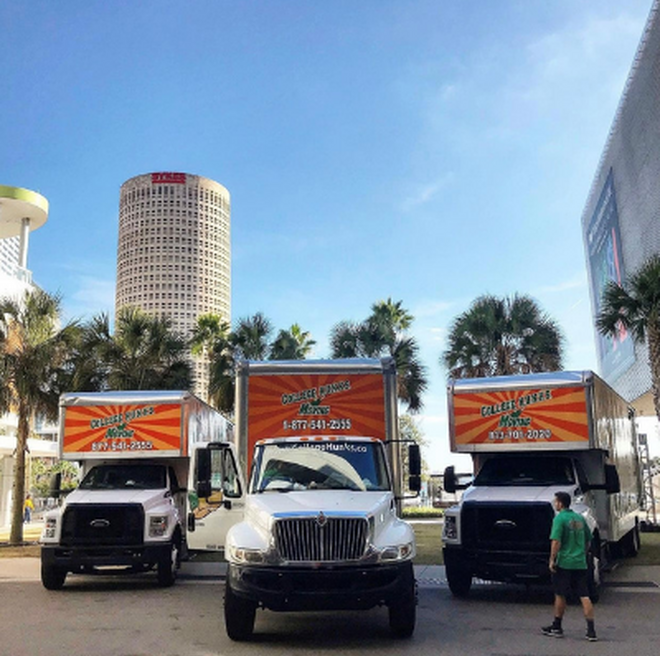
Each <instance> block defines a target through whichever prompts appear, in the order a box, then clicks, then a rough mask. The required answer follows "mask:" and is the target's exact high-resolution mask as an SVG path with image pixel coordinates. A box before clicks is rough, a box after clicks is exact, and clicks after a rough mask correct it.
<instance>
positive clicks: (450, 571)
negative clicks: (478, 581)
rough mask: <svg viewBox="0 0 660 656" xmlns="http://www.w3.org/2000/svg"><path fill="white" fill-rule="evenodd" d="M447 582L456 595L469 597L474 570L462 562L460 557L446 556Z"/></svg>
mask: <svg viewBox="0 0 660 656" xmlns="http://www.w3.org/2000/svg"><path fill="white" fill-rule="evenodd" d="M445 573H446V575H447V583H448V585H449V589H450V590H451V593H452V594H453V595H454V597H467V596H468V595H469V594H470V588H471V587H472V572H470V570H469V569H467V567H465V565H464V564H463V563H462V562H461V559H460V557H457V556H451V557H449V558H445Z"/></svg>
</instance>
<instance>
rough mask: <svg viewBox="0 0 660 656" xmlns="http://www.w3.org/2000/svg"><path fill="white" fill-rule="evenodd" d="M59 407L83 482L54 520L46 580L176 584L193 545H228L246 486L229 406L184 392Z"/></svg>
mask: <svg viewBox="0 0 660 656" xmlns="http://www.w3.org/2000/svg"><path fill="white" fill-rule="evenodd" d="M60 407H61V416H60V453H61V457H63V458H65V459H67V460H73V461H76V462H78V463H79V464H80V466H81V472H82V480H81V482H80V484H79V485H78V487H77V488H76V489H75V490H74V491H72V492H71V493H70V494H69V495H68V496H67V497H66V498H65V499H64V502H63V504H62V505H61V506H60V507H57V508H54V509H52V510H51V511H49V512H48V513H47V515H46V517H45V526H44V530H43V532H42V536H41V580H42V583H43V585H44V587H46V588H47V589H49V590H57V589H60V588H61V587H62V586H63V585H64V583H65V580H66V577H67V575H68V574H70V573H72V574H79V573H85V574H92V573H93V574H103V573H116V572H117V570H118V568H121V569H123V570H124V571H126V572H136V573H137V572H144V571H148V570H152V569H153V570H155V571H156V574H157V581H158V583H159V584H160V585H161V586H170V585H172V584H173V583H174V581H175V579H176V573H177V570H178V568H179V567H180V563H181V559H182V558H185V557H186V555H187V554H188V551H189V550H198V549H199V550H213V551H221V550H223V549H224V543H225V537H226V534H227V532H228V530H229V528H230V526H231V525H233V524H235V523H237V522H238V521H240V519H241V517H242V512H243V506H244V500H245V492H246V490H245V485H244V482H243V479H242V475H241V472H240V469H239V466H238V458H237V453H236V448H235V445H234V443H233V440H232V437H233V430H232V425H231V424H230V423H229V422H228V421H227V420H226V419H225V418H224V417H222V415H220V413H218V412H217V411H216V410H214V409H213V408H211V407H210V406H207V405H206V404H204V403H203V402H202V401H200V400H199V399H197V398H196V397H194V396H193V395H191V394H190V393H189V392H176V391H175V392H159V391H151V392H150V391H139V392H137V391H136V392H99V393H80V394H65V395H63V396H62V398H61V399H60ZM57 487H58V486H57V484H56V485H55V486H54V493H55V495H58V490H57Z"/></svg>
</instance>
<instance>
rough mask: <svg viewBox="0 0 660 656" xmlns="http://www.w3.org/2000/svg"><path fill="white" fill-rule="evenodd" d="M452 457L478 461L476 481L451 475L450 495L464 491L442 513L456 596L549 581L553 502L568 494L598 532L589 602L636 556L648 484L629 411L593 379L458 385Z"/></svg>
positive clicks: (452, 401) (528, 378)
mask: <svg viewBox="0 0 660 656" xmlns="http://www.w3.org/2000/svg"><path fill="white" fill-rule="evenodd" d="M448 403H449V418H450V427H449V435H450V441H451V449H452V451H454V452H455V453H466V454H470V455H471V456H472V461H473V465H474V471H473V474H474V478H473V480H472V481H471V483H470V484H469V485H467V484H466V483H465V482H463V483H462V484H461V482H460V477H458V476H457V475H456V473H455V471H454V468H453V467H449V468H447V470H446V471H445V479H444V480H445V482H444V487H445V490H446V491H448V492H455V491H456V490H457V489H465V488H466V487H467V489H466V490H465V492H464V493H463V496H462V499H461V501H460V503H459V504H458V505H455V506H453V507H451V508H449V509H448V510H447V511H446V513H445V519H444V529H443V543H444V547H443V554H444V560H445V566H446V573H447V581H448V584H449V587H450V589H451V591H452V593H453V594H454V595H456V596H465V595H467V594H468V592H469V590H470V586H471V582H472V578H473V577H478V578H481V579H485V580H493V581H509V582H521V583H530V582H535V581H539V582H543V581H546V580H548V578H549V570H548V557H549V553H550V537H549V536H550V527H551V524H552V520H553V518H554V514H555V511H554V509H553V506H552V500H553V497H554V494H555V492H558V491H563V492H567V493H569V494H570V495H571V498H572V504H571V508H572V509H574V510H575V511H576V512H578V513H580V514H582V515H583V516H584V518H585V519H586V521H587V523H588V524H589V527H590V529H591V531H592V533H593V536H594V537H593V543H592V545H591V551H590V555H589V569H590V594H591V596H592V599H594V600H596V599H597V597H598V584H599V582H600V570H601V568H602V566H603V565H604V564H605V563H606V562H607V561H608V560H609V559H611V558H613V557H614V556H615V555H617V554H619V553H621V552H625V553H628V554H635V553H637V550H638V549H639V525H638V517H637V513H638V510H639V507H640V500H641V496H640V495H641V478H640V468H639V462H638V457H637V448H636V437H635V426H634V419H633V413H632V410H631V409H630V408H629V406H628V404H627V403H626V402H625V401H624V400H623V399H622V398H621V397H620V396H619V395H618V394H617V393H616V392H614V390H612V389H611V388H610V387H609V386H608V385H607V384H606V383H605V382H604V381H602V380H601V379H600V378H599V377H598V376H596V375H595V374H594V373H593V372H591V371H567V372H555V373H539V374H528V375H522V376H501V377H493V378H474V379H463V380H454V381H451V382H450V383H449V387H448Z"/></svg>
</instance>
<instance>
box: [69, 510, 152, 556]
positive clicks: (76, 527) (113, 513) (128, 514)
mask: <svg viewBox="0 0 660 656" xmlns="http://www.w3.org/2000/svg"><path fill="white" fill-rule="evenodd" d="M143 536H144V511H143V509H142V506H140V505H138V504H113V505H93V506H92V505H89V506H88V505H70V506H67V507H66V509H65V511H64V517H63V519H62V539H61V544H62V545H63V546H76V545H99V546H101V545H136V544H142V542H143Z"/></svg>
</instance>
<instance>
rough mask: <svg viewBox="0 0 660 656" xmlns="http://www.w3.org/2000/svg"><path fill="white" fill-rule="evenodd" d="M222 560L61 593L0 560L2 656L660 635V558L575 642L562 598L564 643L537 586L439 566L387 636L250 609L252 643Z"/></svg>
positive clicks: (488, 655)
mask: <svg viewBox="0 0 660 656" xmlns="http://www.w3.org/2000/svg"><path fill="white" fill-rule="evenodd" d="M223 570H224V565H223V564H222V563H218V562H207V563H196V562H194V561H193V562H190V563H185V564H184V566H183V568H182V571H181V576H180V578H179V580H178V581H177V583H176V585H175V586H174V587H172V588H167V589H161V588H158V587H157V586H156V584H155V576H154V575H153V574H145V575H142V576H141V577H139V578H134V577H132V578H129V577H124V576H117V577H89V576H78V577H75V576H70V577H69V578H68V579H67V583H66V586H65V587H64V589H63V590H62V591H59V592H48V591H46V590H45V589H44V588H43V587H42V586H41V583H40V581H39V560H38V559H36V558H3V559H0V599H2V603H1V604H0V626H1V627H2V634H3V635H2V639H1V640H0V654H2V656H28V655H29V656H34V654H40V655H43V656H51V655H52V656H60V655H64V654H67V655H68V656H89V654H91V653H93V654H95V656H153V655H155V654H159V655H163V656H210V655H212V654H213V655H216V654H221V655H223V656H224V655H230V654H251V655H254V656H260V655H262V654H269V655H278V656H279V655H280V654H291V653H301V654H303V653H304V654H306V653H310V652H312V651H313V652H315V653H327V652H338V653H342V654H348V653H360V654H361V655H362V656H367V655H369V654H376V653H378V654H382V653H387V654H410V653H411V652H413V651H414V653H415V654H416V656H426V655H428V656H431V655H433V656H438V655H444V654H447V655H449V654H452V655H455V654H463V655H467V656H504V655H507V656H531V655H534V656H559V655H563V654H566V655H569V654H570V655H571V656H579V655H581V654H592V653H593V654H600V655H612V656H613V655H616V656H621V655H622V654H635V656H655V655H656V654H657V645H658V641H659V640H660V623H659V622H658V618H659V610H658V609H659V608H660V587H659V583H660V567H637V566H628V565H626V566H622V567H620V568H618V569H617V570H615V571H614V572H612V573H611V574H610V575H609V576H608V578H607V584H606V586H605V589H604V591H603V595H602V598H601V602H600V603H599V604H598V606H597V616H596V621H597V628H598V633H599V638H600V641H599V642H598V643H595V644H591V643H587V642H586V641H585V640H584V639H583V634H584V627H583V620H582V618H581V613H580V609H579V608H578V607H576V606H571V607H570V608H569V609H568V612H567V617H566V619H565V621H564V628H565V632H566V637H565V638H564V639H563V640H557V639H553V638H547V637H545V636H543V635H541V633H540V626H541V625H542V624H543V623H547V621H548V620H549V619H550V617H551V606H550V604H551V600H552V596H551V594H550V592H549V590H547V589H545V588H531V589H529V590H526V589H525V588H524V587H515V586H508V585H493V584H486V583H483V582H481V583H478V584H477V585H475V586H474V589H473V593H472V594H471V596H470V598H469V599H467V600H456V599H454V598H452V596H451V593H450V592H449V590H448V588H447V586H446V582H445V580H444V569H443V568H442V567H438V566H420V567H417V569H416V574H417V578H418V582H419V605H418V622H417V629H416V631H415V634H414V636H413V638H412V639H410V640H403V641H397V640H393V639H392V638H391V637H390V634H389V630H388V625H387V613H386V611H385V610H384V609H374V610H372V611H368V612H364V613H347V612H335V613H323V614H320V613H319V614H316V613H296V614H277V613H272V612H269V611H259V612H258V614H257V621H256V626H255V629H256V633H255V637H254V640H253V641H251V642H249V643H233V642H231V641H230V640H229V639H228V638H227V636H226V635H225V630H224V625H223V618H222V612H223V608H222V594H223V587H224V582H223V574H224V571H223Z"/></svg>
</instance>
